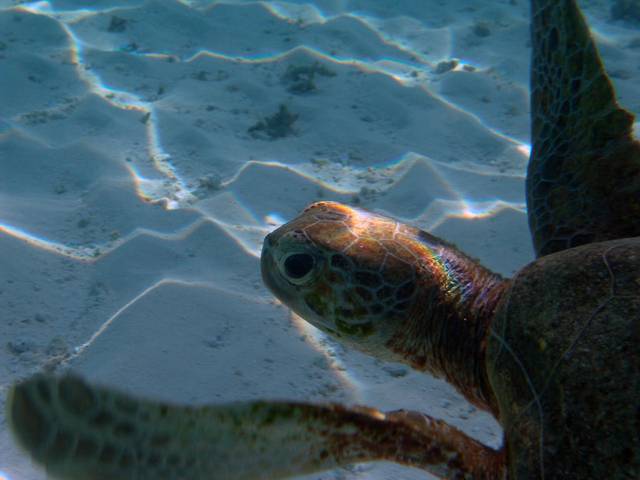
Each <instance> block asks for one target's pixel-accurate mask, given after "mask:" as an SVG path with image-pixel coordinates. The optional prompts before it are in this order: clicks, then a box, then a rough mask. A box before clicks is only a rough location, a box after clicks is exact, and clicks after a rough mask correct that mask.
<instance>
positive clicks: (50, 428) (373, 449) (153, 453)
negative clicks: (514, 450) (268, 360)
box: [7, 375, 504, 480]
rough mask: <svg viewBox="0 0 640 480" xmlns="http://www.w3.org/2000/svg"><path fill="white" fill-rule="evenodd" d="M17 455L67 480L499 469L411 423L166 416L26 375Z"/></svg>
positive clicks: (278, 413)
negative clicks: (361, 467)
mask: <svg viewBox="0 0 640 480" xmlns="http://www.w3.org/2000/svg"><path fill="white" fill-rule="evenodd" d="M7 418H8V419H9V423H10V425H11V429H12V430H13V432H14V434H15V436H16V439H17V440H18V443H19V444H20V445H21V446H22V447H24V448H25V449H26V450H27V451H28V452H29V454H30V455H31V456H32V457H33V459H34V460H36V461H37V462H38V463H40V464H42V465H43V466H44V467H45V468H46V469H47V471H48V473H49V474H51V475H52V476H53V477H55V478H59V479H67V480H134V479H135V480H151V479H153V480H174V479H176V480H177V479H180V480H205V479H206V480H215V479H224V480H235V479H261V478H262V479H276V478H283V477H287V476H290V475H300V474H304V473H310V472H314V471H320V470H326V469H330V468H332V467H336V466H340V465H346V464H349V463H354V462H364V461H370V460H390V461H395V462H398V463H403V464H407V465H412V466H415V467H420V468H424V469H426V470H428V471H430V472H432V473H434V474H436V475H442V476H445V477H446V478H454V477H455V478H478V479H481V478H487V479H488V478H501V474H502V472H503V464H504V458H503V456H502V453H501V452H496V451H494V450H492V449H490V448H488V447H485V446H483V445H482V444H480V443H479V442H477V441H475V440H473V439H471V438H469V437H467V436H466V435H465V434H464V433H462V432H460V431H458V430H456V429H455V428H452V427H449V426H448V425H446V424H445V423H444V422H442V421H439V420H434V419H431V418H429V417H428V416H426V415H421V414H418V413H411V412H394V413H391V414H388V415H385V414H383V413H381V412H378V411H377V410H373V409H369V408H361V407H354V408H345V407H342V406H339V405H311V404H306V403H294V402H269V401H256V402H238V403H231V404H225V405H211V406H202V407H187V406H172V405H167V404H163V403H159V402H152V401H146V400H140V399H135V398H132V397H130V396H128V395H126V394H123V393H119V392H116V391H114V390H111V389H108V388H101V387H95V386H92V385H89V384H87V383H85V382H84V381H82V380H80V379H79V378H77V377H73V376H64V377H55V376H47V375H36V376H34V377H32V378H30V379H28V380H26V381H25V382H22V383H20V384H18V385H16V386H14V387H13V389H12V390H11V392H10V394H9V401H8V411H7Z"/></svg>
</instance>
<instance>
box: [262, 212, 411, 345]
mask: <svg viewBox="0 0 640 480" xmlns="http://www.w3.org/2000/svg"><path fill="white" fill-rule="evenodd" d="M399 228H400V224H398V222H396V221H395V220H393V219H390V218H387V217H383V216H380V215H376V214H373V213H371V212H367V211H364V210H360V209H356V208H352V207H348V206H346V205H342V204H339V203H334V202H317V203H314V204H312V205H310V206H309V207H307V208H306V209H305V210H304V211H303V212H302V213H301V214H300V215H299V216H298V217H296V218H294V219H293V220H292V221H291V222H289V223H287V224H285V225H283V226H281V227H280V228H278V229H277V230H275V231H273V232H272V233H270V234H269V235H267V237H266V238H265V240H264V245H263V249H262V258H261V268H262V277H263V279H264V282H265V284H266V285H267V286H268V287H269V289H270V290H271V291H272V292H273V293H274V294H275V295H276V296H277V297H278V298H279V299H280V300H281V301H282V302H283V303H285V304H286V305H287V306H288V307H289V308H291V309H292V310H293V311H294V312H296V313H297V314H298V315H300V316H301V317H302V318H304V319H305V320H306V321H308V322H309V323H311V324H312V325H314V326H316V327H318V328H319V329H321V330H324V331H326V332H329V333H331V334H333V335H337V336H339V337H343V338H345V337H346V339H349V338H351V339H353V340H356V341H357V342H358V343H360V344H361V346H362V347H365V346H366V345H369V347H373V346H374V345H380V344H381V343H384V342H385V341H386V340H387V339H388V338H389V336H390V335H391V333H392V331H393V330H395V329H396V328H397V319H399V318H402V317H406V315H407V310H408V309H409V308H410V306H411V304H412V300H413V299H414V297H415V290H416V266H415V263H416V262H410V261H409V258H407V255H409V254H408V252H406V251H402V252H398V249H400V247H401V245H399V243H398V242H397V241H396V240H395V236H396V233H397V232H398V229H399ZM376 349H377V348H376Z"/></svg>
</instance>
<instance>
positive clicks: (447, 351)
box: [387, 245, 510, 414]
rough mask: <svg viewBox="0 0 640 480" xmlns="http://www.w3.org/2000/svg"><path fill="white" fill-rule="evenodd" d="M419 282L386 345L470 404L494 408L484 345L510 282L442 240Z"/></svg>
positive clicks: (489, 409) (424, 268)
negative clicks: (410, 304)
mask: <svg viewBox="0 0 640 480" xmlns="http://www.w3.org/2000/svg"><path fill="white" fill-rule="evenodd" d="M433 259H435V261H434V260H433ZM418 284H419V285H420V287H419V290H420V293H419V295H418V300H417V301H416V302H415V304H414V305H413V307H412V309H411V311H410V313H409V315H407V317H406V319H405V320H404V321H403V322H401V324H400V325H399V328H398V329H397V330H396V331H395V333H394V335H393V336H392V337H391V339H390V340H389V341H388V343H387V347H388V348H390V349H391V350H392V351H393V352H394V353H395V354H396V355H398V356H399V357H401V358H400V359H399V360H401V361H403V362H405V363H408V364H409V365H411V366H412V367H413V368H415V369H417V370H420V371H425V372H429V373H431V374H432V375H434V376H436V377H439V378H444V379H445V380H446V381H447V382H449V383H450V384H452V385H453V386H454V387H456V389H457V390H458V391H459V392H460V393H461V394H462V395H464V397H465V398H466V399H467V400H468V401H469V402H470V403H472V404H473V405H475V406H477V407H479V408H481V409H483V410H488V411H490V412H492V413H494V414H495V413H497V403H496V399H495V395H494V394H493V391H492V389H491V387H490V385H489V381H488V376H487V370H486V363H485V350H486V343H487V335H488V333H489V327H490V325H491V321H492V319H493V316H494V313H495V311H496V308H497V306H498V304H499V302H500V300H501V299H502V298H503V293H504V292H505V290H506V289H507V288H508V286H509V284H510V281H509V280H504V279H503V278H501V277H500V276H499V275H497V274H495V273H493V272H491V271H489V270H487V269H486V268H484V267H483V266H481V265H480V264H479V263H477V262H476V261H474V260H473V259H471V258H470V257H467V256H466V255H464V254H462V253H461V252H459V251H458V250H456V249H455V248H454V247H452V246H449V245H441V246H440V247H439V248H437V249H434V250H433V251H432V257H431V261H428V262H425V263H424V265H423V269H422V273H420V274H419V275H418Z"/></svg>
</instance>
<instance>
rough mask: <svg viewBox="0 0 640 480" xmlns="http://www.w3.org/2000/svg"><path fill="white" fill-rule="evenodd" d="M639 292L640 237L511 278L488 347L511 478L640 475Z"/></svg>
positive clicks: (572, 253) (588, 248) (577, 252)
mask: <svg viewBox="0 0 640 480" xmlns="http://www.w3.org/2000/svg"><path fill="white" fill-rule="evenodd" d="M639 291H640V237H636V238H630V239H622V240H614V241H609V242H601V243H595V244H589V245H585V246H581V247H577V248H572V249H569V250H565V251H562V252H559V253H555V254H552V255H548V256H545V257H542V258H540V259H538V260H537V261H535V262H533V263H531V264H530V265H528V266H527V267H525V268H524V269H523V270H522V271H520V272H519V273H518V274H517V276H516V277H515V278H514V279H513V283H512V286H511V288H510V290H509V291H508V293H507V294H506V295H505V297H504V298H503V301H502V304H501V306H500V307H499V308H498V310H497V312H496V316H495V319H494V321H493V323H492V326H491V333H490V336H489V338H488V348H487V370H488V373H489V380H490V382H491V386H492V388H493V390H494V391H495V392H496V397H497V400H498V405H499V413H498V418H499V420H500V423H501V425H502V426H503V429H504V432H505V447H506V450H507V452H508V453H507V455H508V459H509V461H508V469H509V478H517V479H538V478H547V479H552V478H553V479H555V478H562V479H591V478H607V479H630V478H640V416H639V410H638V409H639V408H640V407H639V406H640V354H639V350H638V348H639V347H638V346H639V345H640V294H639V293H638V292H639Z"/></svg>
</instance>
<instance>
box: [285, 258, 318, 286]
mask: <svg viewBox="0 0 640 480" xmlns="http://www.w3.org/2000/svg"><path fill="white" fill-rule="evenodd" d="M313 263H314V262H313V257H312V256H311V255H309V254H308V253H294V254H293V255H289V256H288V257H287V259H286V260H285V261H284V270H285V273H286V274H287V276H289V277H290V278H293V279H295V280H298V279H300V278H302V277H304V276H305V275H306V274H308V273H309V272H310V271H311V269H312V268H313Z"/></svg>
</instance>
